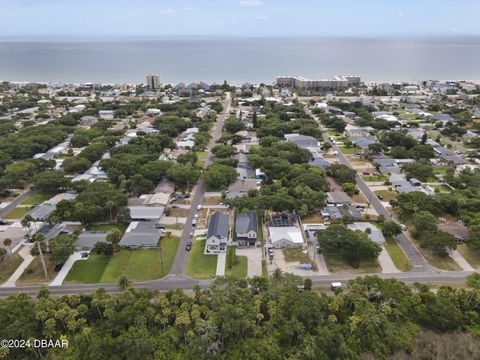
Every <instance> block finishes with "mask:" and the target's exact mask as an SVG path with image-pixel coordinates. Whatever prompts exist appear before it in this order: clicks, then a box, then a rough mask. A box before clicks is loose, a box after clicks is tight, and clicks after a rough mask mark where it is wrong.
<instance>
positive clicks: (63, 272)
mask: <svg viewBox="0 0 480 360" xmlns="http://www.w3.org/2000/svg"><path fill="white" fill-rule="evenodd" d="M83 252H84V251H76V252H74V253H73V254H72V255H70V257H69V258H68V259H67V261H65V264H63V266H62V268H61V269H60V271H59V272H58V274H57V276H56V277H55V279H53V281H52V282H51V283H50V284H48V286H60V285H62V283H63V280H65V278H66V277H67V274H68V272H69V271H70V269H71V268H72V266H73V264H74V263H75V261H77V260H87V258H85V259H82V253H83Z"/></svg>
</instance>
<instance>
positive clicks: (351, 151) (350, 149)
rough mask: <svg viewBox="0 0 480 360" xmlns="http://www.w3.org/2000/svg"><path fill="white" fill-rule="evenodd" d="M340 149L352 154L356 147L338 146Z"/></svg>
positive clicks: (346, 153)
mask: <svg viewBox="0 0 480 360" xmlns="http://www.w3.org/2000/svg"><path fill="white" fill-rule="evenodd" d="M339 148H340V151H341V152H342V153H344V154H345V155H353V154H355V153H356V152H357V150H358V149H356V148H354V147H353V146H352V147H346V146H339Z"/></svg>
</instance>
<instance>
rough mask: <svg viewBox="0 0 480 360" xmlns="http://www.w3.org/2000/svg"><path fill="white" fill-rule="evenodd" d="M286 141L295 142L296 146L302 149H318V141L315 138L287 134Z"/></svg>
mask: <svg viewBox="0 0 480 360" xmlns="http://www.w3.org/2000/svg"><path fill="white" fill-rule="evenodd" d="M285 140H287V141H290V142H293V143H294V144H295V145H297V146H298V147H301V148H306V147H318V140H317V139H315V138H314V137H313V136H307V135H290V134H287V135H285Z"/></svg>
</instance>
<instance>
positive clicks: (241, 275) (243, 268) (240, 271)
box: [225, 246, 248, 279]
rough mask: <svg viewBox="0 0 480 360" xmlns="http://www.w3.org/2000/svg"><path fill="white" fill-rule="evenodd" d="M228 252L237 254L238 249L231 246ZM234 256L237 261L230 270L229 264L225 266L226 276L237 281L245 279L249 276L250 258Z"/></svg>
mask: <svg viewBox="0 0 480 360" xmlns="http://www.w3.org/2000/svg"><path fill="white" fill-rule="evenodd" d="M227 251H228V252H232V251H233V252H234V253H235V251H236V248H235V247H234V246H229V247H228V249H227ZM234 256H235V260H234V262H233V266H232V268H231V269H228V267H227V264H225V275H226V276H229V277H232V278H235V279H245V278H246V277H247V275H248V258H247V257H246V256H237V255H234ZM227 257H228V255H227Z"/></svg>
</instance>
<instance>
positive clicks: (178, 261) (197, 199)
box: [167, 94, 231, 279]
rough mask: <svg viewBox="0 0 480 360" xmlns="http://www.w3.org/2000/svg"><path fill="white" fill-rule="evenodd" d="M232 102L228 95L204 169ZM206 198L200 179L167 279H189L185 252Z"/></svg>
mask: <svg viewBox="0 0 480 360" xmlns="http://www.w3.org/2000/svg"><path fill="white" fill-rule="evenodd" d="M230 101H231V100H230V94H227V97H226V99H225V103H224V104H223V111H222V113H221V114H220V116H219V117H218V120H217V122H216V124H215V129H214V131H213V135H212V139H211V141H210V143H209V145H208V147H207V151H208V154H207V158H206V159H205V163H204V165H203V168H204V169H205V168H207V167H208V166H209V165H210V164H211V163H212V153H211V152H210V150H211V148H212V147H213V146H215V143H216V141H217V140H218V139H219V138H220V136H221V135H222V130H223V123H224V122H225V118H226V116H227V115H228V113H229V110H230ZM204 196H205V183H204V182H203V179H202V178H200V179H199V180H198V182H197V185H196V186H195V191H194V193H193V195H192V200H191V203H190V211H189V213H188V216H187V219H186V222H185V226H184V227H183V232H182V237H181V239H180V244H179V245H178V250H177V253H176V254H175V259H174V261H173V265H172V269H171V270H170V273H169V274H168V276H167V279H175V278H176V277H179V278H182V279H187V277H186V276H185V266H186V265H187V260H188V254H189V252H188V251H186V250H185V246H186V245H187V241H188V240H190V239H191V236H190V234H191V233H192V232H193V231H194V228H193V226H192V221H193V219H194V216H195V214H196V213H197V206H198V205H200V204H201V203H202V201H203V197H204Z"/></svg>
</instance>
